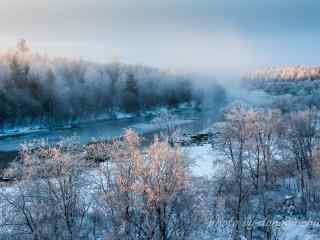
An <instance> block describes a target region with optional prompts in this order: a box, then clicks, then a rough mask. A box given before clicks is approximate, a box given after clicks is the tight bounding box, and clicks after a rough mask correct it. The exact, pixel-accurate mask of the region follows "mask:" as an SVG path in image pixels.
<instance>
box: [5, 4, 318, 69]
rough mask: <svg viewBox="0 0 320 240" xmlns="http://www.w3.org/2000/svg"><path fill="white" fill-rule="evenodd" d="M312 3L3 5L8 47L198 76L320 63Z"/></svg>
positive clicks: (314, 6)
mask: <svg viewBox="0 0 320 240" xmlns="http://www.w3.org/2000/svg"><path fill="white" fill-rule="evenodd" d="M319 7H320V3H319V1H312V0H305V1H299V0H290V1H289V0H282V1H278V0H277V1H276V0H271V1H267V2H266V1H261V0H241V1H240V0H224V1H222V0H198V1H192V0H175V1H169V0H162V1H160V0H159V1H158V0H153V1H150V0H148V1H147V0H135V1H133V0H91V1H87V0H69V1H64V0H55V1H51V0H28V4H26V2H25V1H24V0H3V1H1V2H0V27H1V29H2V37H1V39H0V43H1V44H2V45H3V46H10V45H11V46H12V45H14V42H15V41H16V40H17V39H18V38H21V37H24V38H26V39H28V40H30V41H31V42H32V43H33V46H34V48H36V49H37V50H41V51H45V52H48V53H49V54H50V55H67V56H72V57H83V58H87V59H90V60H95V61H103V62H105V61H110V60H111V58H112V55H113V54H114V53H116V54H117V55H119V56H120V58H121V59H122V60H123V61H126V62H132V63H144V64H148V65H156V66H160V67H175V68H191V69H192V70H196V71H215V70H217V69H220V70H225V69H228V68H229V69H233V70H236V69H240V68H248V67H255V66H260V65H266V64H278V63H279V64H285V63H288V64H299V63H301V62H306V63H307V64H316V61H317V59H316V58H315V57H314V56H313V52H315V51H319V50H320V47H319V46H316V45H315V44H313V43H314V42H319V40H320V33H319V30H318V26H317V25H318V23H319V22H320V16H318V14H317V9H319Z"/></svg>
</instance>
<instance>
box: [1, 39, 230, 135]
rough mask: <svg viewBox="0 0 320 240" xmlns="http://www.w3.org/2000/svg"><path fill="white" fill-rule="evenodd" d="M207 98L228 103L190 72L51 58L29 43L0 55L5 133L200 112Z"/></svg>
mask: <svg viewBox="0 0 320 240" xmlns="http://www.w3.org/2000/svg"><path fill="white" fill-rule="evenodd" d="M208 94H209V95H210V96H209V98H211V100H210V101H211V102H218V101H221V102H222V101H224V97H225V96H224V95H225V93H224V89H223V88H222V87H221V86H219V85H218V84H216V83H210V84H205V86H203V85H200V84H195V81H194V79H193V77H192V76H191V75H190V74H189V75H188V74H179V73H174V72H173V71H169V70H168V71H164V70H160V69H156V68H150V67H146V66H142V65H127V64H122V63H120V62H117V61H114V62H112V63H110V64H97V63H92V62H87V61H84V60H76V59H67V58H49V57H47V56H45V55H40V54H38V53H33V52H32V51H31V49H30V48H29V46H28V43H27V42H26V41H25V40H20V41H19V42H18V44H17V46H16V48H14V49H9V50H7V51H5V52H3V53H1V54H0V131H1V130H2V131H4V130H5V129H7V128H9V129H10V128H14V127H19V126H21V125H22V126H24V125H40V126H41V127H45V128H54V127H55V126H57V125H58V126H61V125H62V126H63V125H67V124H76V123H77V122H79V121H81V120H88V119H92V120H94V119H97V118H99V117H104V118H110V119H116V118H117V113H131V114H132V115H135V116H139V114H141V113H144V112H146V111H150V110H156V109H157V108H161V107H162V108H178V107H179V105H181V104H187V105H189V106H191V107H194V108H198V109H201V108H202V107H206V106H204V105H203V103H204V101H207V99H206V98H207V97H208ZM206 103H208V101H207V102H206Z"/></svg>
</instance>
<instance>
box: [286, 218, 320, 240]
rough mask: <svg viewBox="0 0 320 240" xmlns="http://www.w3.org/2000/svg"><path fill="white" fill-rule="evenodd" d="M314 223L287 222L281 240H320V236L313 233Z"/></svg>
mask: <svg viewBox="0 0 320 240" xmlns="http://www.w3.org/2000/svg"><path fill="white" fill-rule="evenodd" d="M312 224H313V223H312V222H303V221H298V220H297V221H294V220H292V221H285V222H284V223H283V224H282V226H283V227H282V230H281V233H280V239H281V240H318V239H320V237H319V236H316V235H315V234H313V233H312V231H311V229H310V227H311V226H312Z"/></svg>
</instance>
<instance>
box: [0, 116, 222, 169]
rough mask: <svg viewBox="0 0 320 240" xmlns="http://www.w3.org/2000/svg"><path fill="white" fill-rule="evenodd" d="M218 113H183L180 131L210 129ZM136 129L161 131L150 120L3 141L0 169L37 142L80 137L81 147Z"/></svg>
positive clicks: (0, 143)
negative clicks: (31, 142) (32, 143)
mask: <svg viewBox="0 0 320 240" xmlns="http://www.w3.org/2000/svg"><path fill="white" fill-rule="evenodd" d="M216 112H217V111H216V110H215V111H205V112H197V111H192V112H190V111H188V112H182V113H179V115H180V116H181V119H182V120H181V121H179V126H180V128H182V129H183V131H188V132H195V131H200V130H202V129H205V128H207V127H209V126H210V125H211V124H212V123H213V122H214V121H215V119H216V117H217V116H218V115H219V114H217V113H216ZM127 128H133V129H135V130H136V131H137V132H138V133H140V134H142V135H144V134H150V133H157V132H159V131H160V130H159V128H158V127H157V126H156V125H155V124H152V123H151V119H150V118H130V119H122V120H105V121H96V122H90V123H85V124H80V125H78V126H77V127H76V128H72V129H59V130H58V129H57V130H51V131H45V130H44V131H39V132H34V133H29V134H23V135H16V136H10V137H6V138H2V139H0V169H3V168H6V167H7V166H8V164H9V163H10V162H11V161H12V160H13V159H14V158H15V157H16V156H17V151H18V149H19V146H20V145H21V144H23V143H25V142H28V141H32V140H34V139H46V140H48V142H50V143H54V142H57V141H59V140H60V139H61V138H65V137H70V136H73V135H75V136H77V137H78V139H79V141H80V143H81V144H87V143H89V142H90V141H92V140H93V139H112V138H115V137H118V136H121V135H122V134H123V132H124V131H125V129H127Z"/></svg>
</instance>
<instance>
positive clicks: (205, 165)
mask: <svg viewBox="0 0 320 240" xmlns="http://www.w3.org/2000/svg"><path fill="white" fill-rule="evenodd" d="M183 152H184V154H186V156H187V157H188V158H189V159H190V160H191V161H192V162H193V165H192V169H191V170H192V174H193V175H194V176H197V177H207V178H210V177H213V176H214V175H215V173H216V172H217V171H218V170H219V166H218V165H216V164H213V163H214V160H215V159H216V158H217V157H218V156H219V154H218V153H217V151H215V150H213V148H212V146H211V145H210V144H206V145H203V146H191V147H184V148H183Z"/></svg>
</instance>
